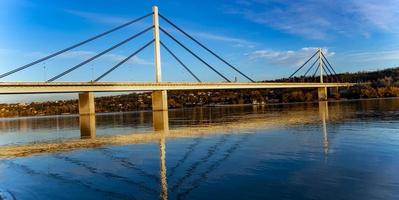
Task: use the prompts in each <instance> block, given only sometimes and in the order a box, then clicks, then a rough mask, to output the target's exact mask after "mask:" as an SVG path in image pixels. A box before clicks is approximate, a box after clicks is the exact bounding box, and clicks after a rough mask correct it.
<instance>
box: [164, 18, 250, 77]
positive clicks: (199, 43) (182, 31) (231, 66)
mask: <svg viewBox="0 0 399 200" xmlns="http://www.w3.org/2000/svg"><path fill="white" fill-rule="evenodd" d="M159 17H161V18H162V19H163V20H165V21H166V22H168V23H169V24H170V25H172V26H173V27H175V28H176V29H177V30H178V31H180V32H181V33H183V34H184V35H185V36H187V37H188V38H190V39H191V40H192V41H194V42H195V43H197V44H198V45H199V46H201V47H202V48H204V49H205V50H207V51H208V52H209V53H211V54H212V55H214V56H215V57H216V58H218V59H219V60H220V61H222V62H223V63H225V64H226V65H227V66H229V67H230V68H232V69H233V70H235V71H236V72H238V73H239V74H241V75H242V76H244V77H245V78H247V79H248V80H249V81H251V82H253V83H254V82H255V81H254V80H253V79H251V78H250V77H248V76H247V75H245V74H244V73H243V72H241V71H240V70H238V69H237V68H236V67H234V66H233V65H232V64H230V63H229V62H227V61H226V60H225V59H223V58H222V57H220V56H219V55H217V54H216V53H215V52H213V51H212V50H210V49H209V48H208V47H206V46H205V45H203V44H202V43H201V42H199V41H198V40H196V39H195V38H194V37H192V36H191V35H190V34H188V33H187V32H185V31H184V30H182V29H181V28H179V27H178V26H177V25H176V24H174V23H173V22H171V21H170V20H169V19H167V18H166V17H164V16H163V15H161V14H159Z"/></svg>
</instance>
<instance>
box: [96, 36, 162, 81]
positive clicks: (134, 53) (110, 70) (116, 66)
mask: <svg viewBox="0 0 399 200" xmlns="http://www.w3.org/2000/svg"><path fill="white" fill-rule="evenodd" d="M153 42H154V40H151V41H149V42H147V43H146V44H145V45H144V46H142V47H141V48H140V49H138V50H137V51H135V52H133V53H132V54H130V55H129V56H128V57H126V58H125V59H123V60H122V61H120V62H119V63H118V64H116V65H115V66H113V67H112V68H111V69H109V70H108V71H106V72H105V73H104V74H102V75H101V76H99V77H98V78H96V79H95V80H94V81H93V82H97V81H99V80H100V79H102V78H104V76H106V75H108V74H109V73H111V72H112V71H114V70H115V69H116V68H118V67H119V66H121V65H122V64H123V63H125V62H127V61H128V60H129V59H131V58H132V57H133V56H135V55H137V54H138V53H140V52H141V51H142V50H143V49H145V48H146V47H148V46H149V45H150V44H152V43H153Z"/></svg>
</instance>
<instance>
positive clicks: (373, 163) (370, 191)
mask: <svg viewBox="0 0 399 200" xmlns="http://www.w3.org/2000/svg"><path fill="white" fill-rule="evenodd" d="M160 116H161V117H160V118H162V120H163V122H164V123H166V124H163V125H164V127H163V128H162V129H163V130H158V129H157V131H154V127H153V125H154V123H153V116H152V112H130V113H111V114H98V115H96V116H95V118H90V119H88V124H89V126H90V125H91V126H93V124H95V128H94V129H89V130H88V131H86V129H82V131H81V129H80V128H79V117H78V116H77V115H71V116H49V117H26V118H7V119H0V124H1V129H0V199H2V198H3V199H229V200H230V199H332V200H333V199H334V200H337V199H362V200H364V199H388V200H389V199H392V200H394V199H399V173H398V169H399V99H376V100H362V101H346V102H329V103H327V102H321V103H298V104H285V105H283V104H281V105H265V106H225V107H204V108H191V109H179V110H169V112H167V113H165V112H163V113H162V114H161V115H160ZM94 120H95V121H94Z"/></svg>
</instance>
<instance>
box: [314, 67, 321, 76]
mask: <svg viewBox="0 0 399 200" xmlns="http://www.w3.org/2000/svg"><path fill="white" fill-rule="evenodd" d="M319 68H320V67H316V71H314V73H313V78H314V77H315V76H316V73H317V71H319Z"/></svg>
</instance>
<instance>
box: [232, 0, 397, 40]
mask: <svg viewBox="0 0 399 200" xmlns="http://www.w3.org/2000/svg"><path fill="white" fill-rule="evenodd" d="M398 8H399V1H397V0H387V1H384V2H381V1H379V0H378V1H377V0H362V1H358V0H336V1H330V0H302V1H289V0H281V1H275V0H268V1H260V0H247V1H243V0H240V1H238V2H237V3H236V5H234V6H227V7H226V9H225V12H226V13H228V14H236V15H241V16H243V17H244V18H246V19H248V20H250V21H252V22H255V23H258V24H262V25H265V26H268V27H271V28H274V29H278V30H281V31H283V32H286V33H290V34H295V35H300V36H303V37H306V38H312V39H325V38H328V37H334V35H335V34H341V35H342V34H344V35H346V36H359V35H360V36H363V37H366V38H368V37H370V36H371V35H372V33H374V32H378V31H382V32H386V31H389V32H398V31H399V28H398V26H397V22H398V21H399V9H398Z"/></svg>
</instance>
